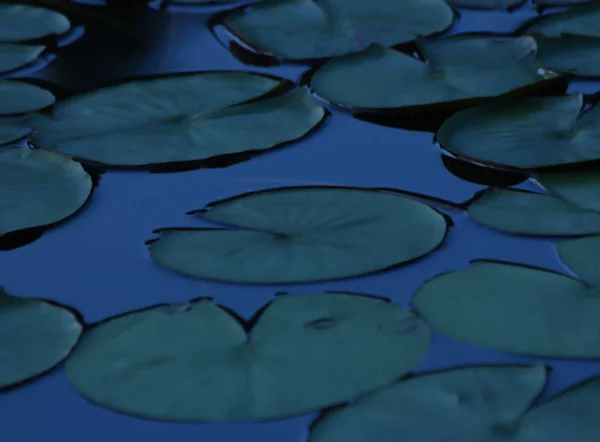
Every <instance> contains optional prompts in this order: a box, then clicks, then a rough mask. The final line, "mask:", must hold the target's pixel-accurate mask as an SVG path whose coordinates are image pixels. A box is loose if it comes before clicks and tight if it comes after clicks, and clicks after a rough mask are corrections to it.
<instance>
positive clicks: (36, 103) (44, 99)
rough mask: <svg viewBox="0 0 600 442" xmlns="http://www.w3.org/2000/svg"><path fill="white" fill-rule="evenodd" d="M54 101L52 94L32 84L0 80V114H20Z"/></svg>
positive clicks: (48, 104)
mask: <svg viewBox="0 0 600 442" xmlns="http://www.w3.org/2000/svg"><path fill="white" fill-rule="evenodd" d="M52 103H54V95H52V93H51V92H49V91H47V90H45V89H42V88H40V87H38V86H35V85H33V84H28V83H23V82H21V81H15V80H0V115H10V114H22V113H26V112H31V111H35V110H38V109H42V108H44V107H47V106H50V105H51V104H52Z"/></svg>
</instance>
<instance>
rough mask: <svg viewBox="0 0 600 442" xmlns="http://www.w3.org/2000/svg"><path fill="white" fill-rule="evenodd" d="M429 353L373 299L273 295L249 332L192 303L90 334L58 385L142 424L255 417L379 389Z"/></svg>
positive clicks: (424, 341)
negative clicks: (143, 420)
mask: <svg viewBox="0 0 600 442" xmlns="http://www.w3.org/2000/svg"><path fill="white" fill-rule="evenodd" d="M428 348H429V330H428V329H427V328H426V327H424V326H423V324H422V322H421V321H420V320H419V318H418V317H416V316H415V315H413V314H412V313H410V312H408V311H406V310H403V309H401V308H399V307H396V306H394V305H393V304H391V303H388V302H385V301H383V300H381V299H377V298H371V297H367V296H357V295H350V294H344V293H327V294H319V295H307V296H293V295H286V296H281V297H278V298H277V299H276V300H275V301H273V302H272V303H271V304H270V305H268V306H267V308H266V310H264V312H262V313H261V314H260V317H259V318H258V320H257V322H256V323H255V324H254V326H253V327H252V329H251V330H250V331H248V332H246V331H245V330H244V328H243V327H242V324H240V323H239V322H238V321H237V320H236V319H234V318H233V317H232V316H231V315H230V314H229V313H228V312H227V311H225V310H223V309H222V308H220V307H218V306H217V305H215V304H213V303H212V302H211V301H209V300H206V299H202V300H198V301H194V302H192V303H189V304H187V305H169V306H164V305H163V306H158V307H154V308H151V309H148V310H143V311H139V312H133V313H130V314H127V315H125V316H120V317H117V318H113V319H110V320H108V321H107V322H103V323H100V324H98V325H96V326H95V327H93V328H91V329H89V330H88V331H87V332H86V333H85V334H84V336H83V337H82V339H81V342H80V344H79V345H78V346H77V347H76V349H75V351H74V353H73V355H72V356H71V357H70V358H69V360H68V361H67V376H68V379H69V382H70V383H71V385H72V386H73V387H74V388H75V389H76V390H77V391H78V392H79V393H80V394H81V395H83V396H84V397H86V398H88V399H90V400H91V401H93V402H94V403H97V404H99V405H102V406H104V407H108V408H110V409H113V410H116V411H120V412H123V413H127V414H132V415H135V416H139V417H143V418H149V419H159V420H171V421H223V420H264V419H276V418H282V417H287V416H292V415H296V414H302V413H307V412H311V411H314V410H317V409H319V408H322V407H326V406H330V405H334V404H337V403H340V402H343V401H346V400H348V399H351V398H353V397H355V396H358V395H360V394H364V393H366V392H368V391H371V390H373V389H375V388H378V387H380V386H383V385H386V384H388V383H389V382H392V381H393V380H395V379H397V378H399V377H400V376H402V375H404V374H406V373H407V372H408V371H409V370H410V369H412V368H413V367H414V366H415V365H417V364H418V363H419V362H420V361H421V360H422V359H423V357H424V356H425V354H426V353H427V350H428ZM349 367H351V369H349Z"/></svg>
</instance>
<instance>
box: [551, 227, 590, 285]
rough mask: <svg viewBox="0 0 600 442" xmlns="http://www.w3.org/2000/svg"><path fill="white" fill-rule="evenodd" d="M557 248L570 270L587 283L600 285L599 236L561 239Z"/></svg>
mask: <svg viewBox="0 0 600 442" xmlns="http://www.w3.org/2000/svg"><path fill="white" fill-rule="evenodd" d="M557 248H558V253H559V255H560V258H561V259H562V260H563V261H564V262H565V263H566V264H567V265H568V266H569V268H570V269H571V270H573V271H574V272H575V273H577V275H579V277H580V278H582V279H583V280H585V281H586V282H588V283H589V284H592V285H594V286H597V287H600V259H598V257H599V256H600V236H592V237H589V238H580V239H574V240H570V241H561V242H560V243H558V245H557Z"/></svg>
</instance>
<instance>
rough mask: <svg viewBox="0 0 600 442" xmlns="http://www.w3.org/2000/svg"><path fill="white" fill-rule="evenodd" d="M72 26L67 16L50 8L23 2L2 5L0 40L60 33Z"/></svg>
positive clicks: (5, 40) (25, 38)
mask: <svg viewBox="0 0 600 442" xmlns="http://www.w3.org/2000/svg"><path fill="white" fill-rule="evenodd" d="M70 27H71V23H70V22H69V19H68V18H67V17H65V16H64V15H62V14H61V13H59V12H56V11H52V10H50V9H46V8H42V7H39V6H31V5H25V4H21V3H12V4H11V3H8V4H3V5H0V42H7V41H12V42H18V41H25V40H35V39H37V38H41V37H46V36H48V35H60V34H64V33H65V32H67V31H68V30H69V28H70Z"/></svg>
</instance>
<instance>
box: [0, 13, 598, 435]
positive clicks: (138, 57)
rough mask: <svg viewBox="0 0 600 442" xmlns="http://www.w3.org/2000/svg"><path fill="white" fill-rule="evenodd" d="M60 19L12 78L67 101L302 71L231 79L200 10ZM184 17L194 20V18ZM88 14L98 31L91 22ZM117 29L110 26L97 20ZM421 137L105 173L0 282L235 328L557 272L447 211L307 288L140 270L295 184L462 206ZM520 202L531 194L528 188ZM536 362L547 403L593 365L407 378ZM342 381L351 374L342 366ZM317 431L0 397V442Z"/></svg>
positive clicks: (401, 135)
mask: <svg viewBox="0 0 600 442" xmlns="http://www.w3.org/2000/svg"><path fill="white" fill-rule="evenodd" d="M78 10H79V12H78V13H75V14H73V13H70V14H69V15H70V16H71V17H72V18H73V21H74V22H75V23H76V24H78V25H84V26H85V29H84V30H83V29H81V28H80V29H78V30H76V32H75V33H74V35H73V37H74V38H76V37H77V36H78V35H79V34H82V35H83V36H82V37H80V38H78V39H76V40H75V41H74V42H71V44H68V45H65V46H64V47H62V48H60V49H59V50H58V55H57V57H56V59H54V60H53V61H51V62H50V63H49V65H48V66H47V67H46V68H45V69H43V70H36V69H38V68H36V67H33V68H32V69H29V70H26V71H24V72H25V74H24V75H26V76H28V77H31V78H37V79H41V80H44V81H48V82H51V83H52V84H54V85H55V86H56V87H57V88H58V91H59V92H60V91H61V90H62V92H63V93H69V92H73V91H78V90H85V89H88V88H92V87H96V86H99V85H102V84H106V83H111V82H115V81H117V80H120V79H124V78H128V77H133V76H136V75H141V74H156V73H172V72H186V71H198V70H206V69H237V70H249V71H260V72H268V73H270V74H275V75H280V76H282V77H285V78H288V79H290V80H294V81H297V80H298V79H299V78H300V77H301V75H302V73H303V72H304V70H305V67H302V66H278V67H272V68H261V67H250V66H246V65H244V64H242V63H241V62H239V61H238V60H237V59H236V58H234V57H233V56H232V55H231V53H230V52H229V51H228V50H227V49H226V48H224V47H223V46H222V45H221V44H220V43H219V42H218V41H217V40H215V38H214V37H213V35H212V34H211V33H210V31H209V30H208V28H207V26H206V23H207V20H208V18H209V17H210V14H211V11H215V8H213V9H207V8H202V9H200V8H195V9H194V8H186V9H182V10H180V11H178V12H175V11H166V12H164V11H163V12H161V11H158V10H154V9H150V8H139V9H131V8H123V7H121V8H118V7H115V6H111V7H106V6H81V5H79V6H78ZM191 11H200V12H194V13H192V12H191ZM90 13H93V14H94V15H96V16H97V17H100V19H99V18H93V17H92V16H91V15H90ZM461 14H462V16H461V18H460V20H459V21H458V22H457V24H456V25H455V26H454V27H453V29H452V31H451V32H452V33H458V32H466V31H497V32H511V31H514V30H515V29H516V28H517V27H518V26H519V25H520V23H522V22H523V21H525V20H527V19H530V18H532V17H535V16H536V11H535V9H534V8H533V7H531V6H529V5H527V6H525V7H523V8H521V9H519V10H517V11H515V12H514V13H512V14H508V13H502V12H466V11H461ZM103 20H110V21H111V22H113V21H116V22H117V23H119V24H120V26H119V27H109V25H108V24H107V22H106V21H103ZM570 90H581V91H582V92H596V91H598V90H600V83H594V82H573V83H572V84H571V87H570ZM440 153H441V152H440V150H439V148H438V147H437V146H436V145H434V144H433V136H432V134H431V133H427V132H418V131H407V130H399V129H394V128H389V127H381V126H376V125H373V124H370V123H367V122H364V121H359V120H356V119H354V118H352V117H351V116H349V115H347V114H344V113H343V112H340V111H335V110H334V111H333V116H332V117H331V118H329V120H328V121H327V122H326V123H325V124H324V125H323V127H322V128H321V129H320V130H318V132H316V133H315V134H314V135H313V136H312V137H309V138H307V139H305V140H303V141H301V142H299V143H297V144H294V145H292V146H290V147H288V148H286V149H283V150H280V151H276V152H273V153H269V154H266V155H263V156H260V157H258V158H255V159H253V160H251V161H248V162H245V163H241V164H238V165H235V166H232V167H229V168H225V169H205V170H196V171H192V172H182V173H174V174H150V173H145V172H109V173H106V174H104V175H103V176H102V178H101V180H100V186H99V188H98V189H97V191H96V193H95V194H94V196H93V198H92V200H91V201H90V204H88V206H87V207H86V208H85V209H84V210H83V211H82V212H81V213H80V214H79V215H78V216H77V217H76V218H74V219H72V220H71V221H70V222H68V223H65V224H64V225H61V226H59V227H58V228H55V229H53V230H50V231H48V232H47V233H45V234H44V235H43V236H42V237H41V238H40V239H39V240H37V241H34V242H33V243H31V244H29V245H27V246H24V247H21V248H18V249H15V250H12V251H10V252H0V283H1V284H2V285H4V286H5V287H6V289H7V290H8V291H9V292H12V293H13V294H15V295H20V296H28V297H45V298H51V299H54V300H56V301H58V302H61V303H64V304H68V305H70V306H73V307H74V308H76V309H78V310H79V311H80V312H81V313H82V314H83V315H84V317H85V319H86V321H88V322H93V321H97V320H100V319H103V318H106V317H108V316H111V315H115V314H120V313H123V312H126V311H129V310H133V309H139V308H141V307H144V306H150V305H153V304H157V303H164V302H174V303H177V302H186V301H188V300H190V299H192V298H196V297H199V296H212V297H214V298H215V300H216V302H218V303H222V304H224V305H226V306H228V307H230V308H232V309H234V310H236V311H237V312H238V313H239V314H241V315H242V316H250V315H251V314H252V313H253V312H254V311H255V310H256V309H258V308H259V307H261V306H262V305H263V304H264V303H266V302H267V301H269V300H271V299H273V295H274V294H275V293H276V292H279V291H288V292H292V293H311V292H312V293H315V292H321V291H325V290H337V291H345V290H346V291H353V292H363V293H371V294H375V295H381V296H386V297H389V298H391V299H392V300H393V301H394V302H396V303H397V304H399V305H402V306H407V305H408V302H409V300H410V298H411V295H412V293H413V292H414V291H415V290H416V288H417V287H418V286H419V285H420V284H421V283H422V282H423V281H424V280H426V279H428V278H431V277H433V276H435V275H437V274H439V273H441V272H446V271H448V270H452V269H456V268H460V267H464V266H466V265H467V263H468V262H469V260H472V259H476V258H488V259H499V260H506V261H515V262H521V263H525V264H530V265H537V266H542V267H546V268H550V269H556V270H559V271H563V272H566V271H567V270H566V269H565V268H564V267H563V266H562V264H561V263H560V261H559V260H558V257H557V254H556V251H555V248H554V246H553V244H552V243H551V242H550V241H547V240H545V239H534V238H519V237H516V236H510V235H505V234H502V233H499V232H495V231H492V230H489V229H487V228H485V227H481V226H479V225H477V224H475V223H474V222H472V221H471V220H469V219H468V218H467V217H466V216H465V214H464V213H463V212H461V211H460V210H457V209H456V210H452V209H451V210H449V211H448V213H449V214H450V215H451V216H452V218H453V220H454V223H455V226H454V227H453V228H452V229H451V231H450V234H449V235H448V238H447V240H446V242H445V243H444V244H443V246H442V247H441V248H440V249H439V250H438V251H436V252H435V253H432V254H430V255H428V256H427V257H426V258H425V259H422V260H419V261H417V262H415V263H412V264H410V265H407V266H405V267H402V268H400V269H397V270H394V271H390V272H387V273H382V274H378V275H372V276H368V277H361V278H355V279H348V280H344V281H336V282H329V283H318V284H303V285H288V286H239V285H229V284H223V283H215V282H202V281H198V280H193V279H187V278H184V277H182V276H180V275H177V274H174V273H169V272H167V271H165V270H162V269H160V268H158V267H156V266H154V265H153V264H152V262H151V261H150V258H149V255H148V252H147V249H146V246H145V245H144V241H145V240H147V239H149V238H151V237H152V236H153V235H152V230H154V229H156V228H159V227H167V226H196V225H198V221H196V220H193V219H191V218H190V217H187V216H185V213H186V212H187V211H189V210H192V209H197V208H201V207H203V206H204V204H206V203H208V202H210V201H214V200H216V199H220V198H224V197H229V196H232V195H235V194H238V193H242V192H247V191H251V190H258V189H264V188H269V187H275V186H287V185H298V184H315V183H318V184H342V185H353V186H376V187H391V188H400V189H404V190H409V191H413V192H419V193H423V194H427V195H431V196H435V197H437V198H442V199H445V200H448V201H452V202H463V201H465V200H468V199H469V198H471V197H472V196H473V194H474V193H475V192H477V191H478V190H481V189H483V188H484V187H485V186H483V185H481V184H473V183H469V182H467V181H463V180H461V179H459V178H456V177H455V176H453V175H452V174H451V173H449V172H448V171H447V170H446V169H445V168H444V165H443V162H442V160H441V157H440ZM518 187H520V188H529V189H533V188H534V185H533V184H532V183H530V182H525V183H523V184H520V185H519V186H518ZM537 361H543V362H545V363H547V364H550V365H551V366H552V367H553V368H554V371H553V373H552V375H551V377H550V387H549V389H548V390H547V393H546V394H554V393H555V392H557V391H558V390H560V389H563V388H565V387H567V386H568V385H571V384H572V383H574V382H575V381H578V380H581V379H583V378H586V377H589V376H590V375H592V374H595V373H598V372H600V363H592V362H578V361H558V360H547V359H537V358H527V357H517V356H513V355H508V354H503V353H498V352H493V351H487V350H483V349H480V348H475V347H472V346H469V345H465V344H461V343H458V342H456V341H453V340H450V339H448V338H444V337H442V336H439V335H435V337H434V342H433V346H432V349H431V351H430V353H429V356H428V357H427V359H426V360H425V361H424V362H423V363H422V364H421V365H420V366H419V367H418V369H417V371H423V370H431V369H437V368H442V367H453V366H459V365H464V364H485V363H532V362H537ZM348 370H352V367H348ZM315 416H316V414H313V415H307V416H302V417H299V418H295V419H289V420H282V421H277V422H270V423H260V424H254V423H234V424H171V423H158V422H152V421H144V420H139V419H135V418H131V417H127V416H124V415H120V414H116V413H113V412H110V411H108V410H105V409H103V408H99V407H96V406H93V405H91V404H89V403H87V402H86V401H84V400H83V399H82V398H81V397H79V396H78V395H77V394H76V393H75V392H74V391H73V390H71V389H70V387H69V386H68V385H67V381H66V378H65V376H64V372H63V369H62V368H59V369H57V370H55V371H53V372H52V373H50V374H49V375H47V376H44V377H42V378H41V379H38V380H36V381H34V382H32V383H30V384H28V385H25V386H21V387H19V388H15V389H13V390H10V391H6V392H3V393H1V394H0V439H2V440H3V441H6V442H41V441H44V442H82V441H85V442H106V441H131V440H142V441H147V442H164V441H171V440H173V441H177V442H192V441H193V442H198V441H210V442H217V441H223V442H230V441H242V440H250V441H261V442H270V441H273V442H275V441H277V442H295V441H304V440H305V439H306V430H307V428H308V424H309V423H310V421H311V420H312V419H313V418H314V417H315Z"/></svg>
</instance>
